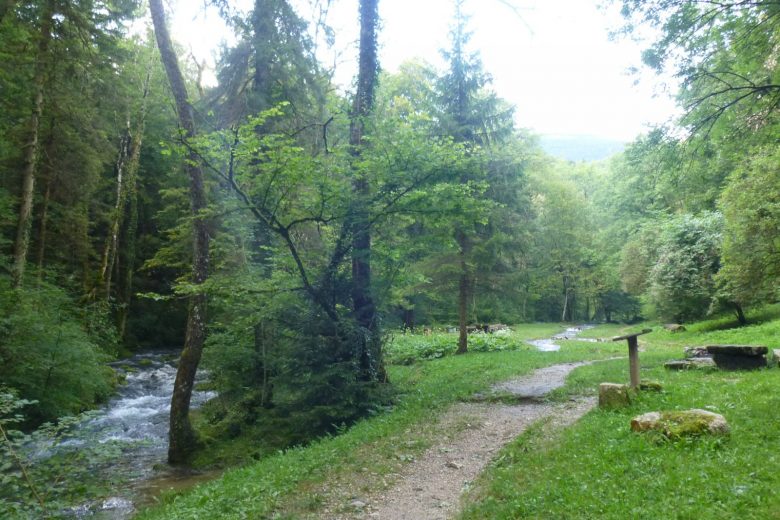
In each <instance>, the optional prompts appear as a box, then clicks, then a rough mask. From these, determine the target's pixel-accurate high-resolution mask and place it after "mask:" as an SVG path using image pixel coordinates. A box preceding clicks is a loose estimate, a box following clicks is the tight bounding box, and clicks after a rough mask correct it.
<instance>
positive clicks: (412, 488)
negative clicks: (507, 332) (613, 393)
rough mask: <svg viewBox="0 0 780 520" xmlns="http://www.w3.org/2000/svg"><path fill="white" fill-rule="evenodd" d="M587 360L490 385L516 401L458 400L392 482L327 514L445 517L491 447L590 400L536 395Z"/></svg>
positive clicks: (579, 410) (586, 406) (405, 519)
mask: <svg viewBox="0 0 780 520" xmlns="http://www.w3.org/2000/svg"><path fill="white" fill-rule="evenodd" d="M587 364H589V363H568V364H562V365H553V366H550V367H547V368H543V369H540V370H537V371H535V372H533V373H532V374H529V375H527V376H525V377H520V378H517V379H514V380H510V381H506V382H504V383H501V384H499V385H496V386H495V387H494V388H493V391H494V392H498V393H501V394H503V395H506V394H507V393H511V394H513V395H514V396H516V397H517V398H518V399H519V400H522V399H528V401H527V402H521V403H520V404H517V405H506V404H496V403H488V402H484V403H459V404H457V405H455V406H453V407H452V408H450V410H448V411H447V412H446V413H445V415H444V417H443V418H442V420H441V424H440V429H441V431H442V439H441V442H440V443H437V444H436V445H435V446H433V447H431V448H430V449H428V450H427V451H426V452H425V453H424V454H423V455H421V456H420V457H419V458H417V459H416V460H414V461H412V462H411V463H409V464H408V465H407V466H405V467H404V469H403V471H402V473H401V474H400V476H399V478H398V479H397V482H396V483H395V485H394V486H393V487H391V488H389V489H387V490H385V491H383V492H380V493H377V494H376V495H373V496H368V497H365V498H362V499H361V501H360V503H359V504H356V505H357V508H358V509H359V511H355V512H354V513H351V514H346V515H329V516H328V517H327V518H341V519H373V518H378V519H381V520H445V519H448V518H452V517H454V516H455V515H457V513H458V511H459V509H460V508H459V506H460V504H459V501H460V495H461V492H462V491H463V490H464V489H465V488H467V487H468V486H469V485H470V484H471V482H472V481H473V480H474V479H475V478H476V477H477V476H478V475H479V474H480V473H481V472H482V471H483V470H484V468H485V466H486V465H487V464H488V463H489V462H490V461H491V460H492V459H493V457H494V456H495V454H496V452H497V451H498V450H500V449H501V448H502V447H503V446H504V445H505V444H507V443H508V442H510V441H511V440H512V439H514V438H515V437H517V436H518V435H520V434H521V433H522V432H523V431H524V430H525V429H526V428H528V427H529V426H530V425H531V424H533V423H534V422H535V421H538V420H539V419H542V418H547V417H549V418H551V419H552V420H553V422H554V423H555V424H556V425H557V426H559V427H564V426H567V425H569V424H571V423H573V422H575V421H576V420H577V419H579V418H580V417H581V416H582V415H584V414H585V413H586V412H587V411H588V410H590V409H591V408H592V407H593V406H594V405H595V401H596V400H595V399H593V398H588V399H581V400H576V401H570V402H567V403H556V404H552V403H545V402H543V401H535V399H536V398H538V397H541V396H543V395H544V394H546V393H548V392H550V391H551V390H554V389H555V388H558V387H561V386H563V384H564V382H565V380H566V376H567V375H568V374H569V373H570V372H571V371H572V370H574V369H575V368H577V367H579V366H583V365H587Z"/></svg>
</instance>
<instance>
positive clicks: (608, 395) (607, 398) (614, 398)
mask: <svg viewBox="0 0 780 520" xmlns="http://www.w3.org/2000/svg"><path fill="white" fill-rule="evenodd" d="M632 394H633V392H632V391H631V389H630V388H629V387H628V385H619V384H615V383H601V384H600V385H599V408H601V409H602V410H615V409H618V408H625V407H626V406H629V405H630V404H631V397H632Z"/></svg>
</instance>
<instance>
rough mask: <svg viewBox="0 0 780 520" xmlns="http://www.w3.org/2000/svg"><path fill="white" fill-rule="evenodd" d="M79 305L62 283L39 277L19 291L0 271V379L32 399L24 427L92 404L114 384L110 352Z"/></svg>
mask: <svg viewBox="0 0 780 520" xmlns="http://www.w3.org/2000/svg"><path fill="white" fill-rule="evenodd" d="M77 308H78V307H77V306H76V304H75V303H74V302H73V301H72V299H71V298H70V297H68V295H67V294H65V292H64V291H63V290H62V289H59V288H57V287H54V286H52V285H48V284H46V283H43V282H41V283H40V284H39V285H38V286H37V287H34V288H27V289H25V290H24V291H16V290H14V289H13V288H12V287H11V283H10V280H9V279H8V277H0V381H2V382H3V384H5V385H8V386H9V387H11V388H15V389H16V390H18V392H19V395H20V396H21V397H22V398H23V399H26V400H28V401H29V402H30V404H29V407H28V409H27V410H28V413H27V414H26V421H25V424H24V425H23V426H24V428H30V427H34V426H37V425H39V424H41V423H43V422H46V421H50V420H53V419H55V418H57V417H60V416H64V415H72V414H75V413H78V412H81V411H83V410H85V409H87V408H90V407H91V406H92V405H93V404H94V403H95V402H96V401H99V400H102V399H105V398H107V397H108V395H109V394H110V392H111V390H112V388H113V386H112V381H113V378H114V372H113V371H112V370H111V369H110V368H109V367H107V366H105V361H107V360H108V359H109V358H110V356H109V355H108V354H107V353H106V352H104V351H103V350H102V349H101V348H100V347H99V346H98V345H97V344H96V343H94V342H93V340H92V339H91V337H90V336H89V334H88V332H87V331H86V330H85V327H84V325H83V323H82V321H81V320H80V319H79V316H78V315H77V314H76V312H77ZM111 348H113V346H112V347H111Z"/></svg>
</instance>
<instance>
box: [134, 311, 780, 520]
mask: <svg viewBox="0 0 780 520" xmlns="http://www.w3.org/2000/svg"><path fill="white" fill-rule="evenodd" d="M751 318H752V319H753V321H754V322H755V325H752V326H750V327H743V328H740V329H732V328H730V325H731V324H730V322H729V320H728V319H723V320H713V321H710V322H706V323H700V324H694V325H691V326H687V327H688V330H687V331H686V332H682V333H675V334H673V333H670V332H668V331H666V330H664V329H663V328H662V327H659V326H658V325H655V326H654V327H653V328H654V331H653V332H652V333H650V334H647V335H644V336H642V337H641V338H640V346H641V348H642V352H641V363H642V378H643V379H648V380H656V381H659V382H661V383H662V384H663V386H664V391H663V392H661V393H651V392H647V393H642V394H640V397H639V398H638V399H637V400H635V401H634V403H633V404H632V406H631V407H629V408H627V409H624V410H620V411H616V412H602V411H598V410H596V411H593V412H591V413H589V414H588V415H586V416H585V417H584V418H583V419H582V420H580V421H579V422H578V423H577V424H575V425H573V426H572V427H570V428H567V429H565V430H563V431H555V430H553V429H552V426H551V425H550V424H546V423H543V422H541V423H537V424H536V425H534V426H533V427H532V428H530V429H529V430H527V431H526V432H525V433H524V434H523V435H521V436H520V437H519V438H518V439H517V440H516V441H514V442H513V443H512V444H510V445H509V446H508V447H506V448H505V449H504V450H503V451H502V452H501V454H500V456H499V457H498V458H497V459H496V461H495V462H494V464H493V465H492V466H491V467H490V468H489V470H488V471H487V472H485V473H484V474H483V476H482V477H481V478H480V479H479V481H478V482H477V483H476V485H475V486H474V487H473V488H472V491H471V492H470V494H469V496H468V500H467V502H468V504H469V505H468V506H467V507H466V509H465V511H464V513H463V518H466V519H478V518H479V519H482V518H497V519H500V518H545V519H546V518H647V519H658V518H681V519H683V518H716V519H717V518H724V519H725V518H735V517H739V518H747V519H751V518H769V519H771V518H776V519H780V513H778V511H780V495H779V494H778V493H780V471H778V470H780V454H778V452H777V446H778V445H780V414H777V409H778V407H779V406H780V393H778V392H777V389H778V387H779V386H780V385H778V383H780V370H775V371H770V370H762V371H756V372H717V371H688V372H667V371H666V370H665V369H664V368H663V363H664V362H665V361H666V360H669V359H672V358H680V357H682V355H683V348H684V347H685V346H693V345H701V344H708V343H727V342H728V343H752V344H766V345H767V346H770V347H774V348H778V346H780V345H778V340H776V339H775V338H779V339H780V321H772V320H771V319H770V318H771V314H768V315H767V316H766V317H765V319H756V318H755V317H751ZM646 326H647V324H638V325H632V326H630V327H626V326H619V325H606V326H600V327H597V328H596V329H592V330H589V331H586V332H585V333H584V334H583V336H586V337H601V338H610V337H612V336H616V335H620V334H623V333H626V332H628V331H634V330H641V329H642V328H645V327H646ZM561 329H562V327H560V326H557V325H533V326H528V327H526V326H522V327H519V328H517V329H516V330H515V331H513V333H512V334H511V335H510V336H509V337H508V339H506V340H502V348H500V349H494V351H491V352H482V353H479V352H477V353H470V354H467V355H465V356H450V355H448V354H449V352H450V349H452V348H453V345H454V343H455V341H456V335H454V334H449V335H445V334H433V335H431V336H399V337H397V338H395V339H394V341H393V343H392V344H391V346H390V350H389V355H390V356H396V357H395V358H393V359H394V360H395V362H396V363H405V364H396V365H392V366H390V367H389V373H390V377H391V379H392V381H393V383H394V385H395V386H396V388H397V390H398V392H399V394H398V395H399V397H398V401H397V404H396V405H395V407H394V408H393V409H392V410H390V411H388V412H386V413H382V414H379V415H377V416H375V417H371V418H368V419H366V420H363V421H361V422H359V423H358V424H356V425H354V426H353V427H351V428H349V429H346V430H345V431H343V432H342V433H341V434H340V435H337V436H333V437H328V438H324V439H320V440H318V441H315V442H313V443H311V444H309V445H308V446H306V447H299V448H294V449H290V450H286V451H283V452H277V453H275V454H273V455H270V456H267V457H265V458H263V459H261V460H259V461H257V462H254V463H251V464H249V465H247V466H245V467H242V468H237V469H233V470H229V471H227V472H226V473H225V474H224V475H223V476H222V477H221V478H220V479H218V480H215V481H213V482H210V483H208V484H204V485H201V486H199V487H197V488H195V489H193V490H191V491H189V492H183V493H175V494H174V493H172V494H168V495H165V496H164V497H163V499H162V501H161V503H160V504H159V505H158V506H157V507H154V508H152V509H149V510H146V511H143V512H141V514H140V515H139V516H138V518H140V519H142V520H144V519H158V518H176V519H187V518H193V519H195V518H225V519H231V518H279V519H284V518H307V517H317V516H318V514H319V513H321V512H322V509H323V508H324V507H325V505H331V506H332V505H333V504H334V503H335V504H336V505H337V506H338V505H339V504H342V505H346V504H348V502H349V501H350V500H351V499H352V498H353V497H356V496H362V495H363V494H364V493H369V492H376V491H378V490H381V489H382V488H384V487H387V486H390V485H392V482H393V479H394V478H397V476H398V475H397V474H398V473H399V472H400V470H401V469H402V468H403V466H404V465H405V464H408V463H409V461H412V460H414V459H415V457H417V456H419V455H420V454H421V453H422V452H424V451H425V450H426V449H427V448H429V447H430V446H432V445H433V444H434V443H435V442H436V441H437V440H438V439H439V438H440V437H441V436H447V435H456V434H457V432H455V431H449V432H448V431H440V429H439V428H438V427H437V418H438V417H439V416H440V414H441V412H442V411H444V410H445V409H447V408H448V407H449V406H450V405H452V404H453V403H455V402H457V401H459V400H465V399H468V398H469V397H470V396H472V395H473V394H474V393H475V392H481V391H484V390H486V389H487V388H488V387H489V386H490V385H491V384H493V383H495V382H498V381H502V380H506V379H509V378H511V377H516V376H518V375H522V374H525V373H528V372H530V371H532V370H534V369H536V368H540V367H543V366H547V365H552V364H556V363H563V362H570V361H578V360H584V359H606V358H611V357H615V356H618V355H621V356H625V355H626V350H627V349H626V345H625V342H624V341H621V342H614V343H613V342H600V343H589V342H579V341H576V340H569V341H563V342H561V345H562V349H561V351H559V352H551V353H541V352H536V351H535V350H533V349H530V348H527V346H525V344H524V341H525V340H527V339H536V338H543V337H549V336H551V335H552V334H554V333H556V332H559V331H560V330H561ZM436 345H439V346H441V345H446V349H445V350H444V351H443V353H442V354H441V356H438V355H433V356H431V355H430V352H431V351H432V350H431V349H432V348H434V350H435V348H438V347H436ZM504 346H506V347H507V348H503V347H504ZM429 358H432V359H429ZM426 359H429V360H426ZM627 372H628V370H627V362H626V360H625V359H617V360H611V361H604V362H603V363H598V364H595V365H589V366H585V367H581V368H579V369H577V370H576V371H575V372H574V373H573V374H572V375H571V376H570V377H569V379H568V381H567V385H566V386H565V387H564V388H562V389H559V390H558V391H556V392H554V393H553V395H552V396H551V398H552V399H556V400H567V399H570V398H571V397H572V396H576V395H583V394H584V395H593V394H594V393H595V389H596V388H597V385H598V383H600V382H603V381H613V382H625V381H626V380H627V379H628V373H627ZM694 407H696V408H706V409H710V410H713V411H716V412H718V413H722V414H724V415H725V416H726V418H727V419H728V421H729V423H730V424H731V426H732V435H731V436H730V437H728V438H726V439H707V438H699V439H696V440H694V441H677V442H662V443H659V442H652V441H651V440H650V439H649V438H648V437H647V436H643V435H637V434H633V433H631V432H630V431H629V428H628V423H629V421H630V418H631V417H633V416H634V415H637V414H639V413H644V412H646V411H651V410H677V409H687V408H694ZM247 449H249V448H247Z"/></svg>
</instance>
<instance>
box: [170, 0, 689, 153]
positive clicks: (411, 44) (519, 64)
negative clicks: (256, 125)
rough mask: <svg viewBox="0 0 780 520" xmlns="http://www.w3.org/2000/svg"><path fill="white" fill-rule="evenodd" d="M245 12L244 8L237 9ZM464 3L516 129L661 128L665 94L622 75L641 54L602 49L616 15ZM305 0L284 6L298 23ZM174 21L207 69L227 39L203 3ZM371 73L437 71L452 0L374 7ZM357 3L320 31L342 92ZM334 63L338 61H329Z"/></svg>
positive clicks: (527, 1) (579, 0) (578, 4)
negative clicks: (329, 36) (412, 63)
mask: <svg viewBox="0 0 780 520" xmlns="http://www.w3.org/2000/svg"><path fill="white" fill-rule="evenodd" d="M242 1H243V2H246V3H247V4H250V5H251V1H250V0H242ZM506 1H508V2H510V3H513V4H514V5H516V6H517V7H518V12H515V11H513V10H512V9H510V8H508V7H506V5H504V4H503V3H502V1H500V0H469V1H468V2H467V4H466V11H467V13H469V14H470V15H471V16H472V18H471V23H470V27H471V30H472V32H473V38H472V41H471V49H472V50H476V51H479V52H480V54H481V57H482V62H483V66H484V69H485V71H486V72H488V73H490V74H491V75H492V76H493V88H494V89H495V90H496V92H497V93H498V94H499V96H501V97H503V98H505V99H507V100H508V101H509V102H511V103H513V104H514V105H515V106H516V113H517V124H518V125H519V126H521V127H525V128H530V129H532V130H533V131H535V132H537V133H540V134H573V135H592V136H598V137H607V138H613V139H620V140H623V141H630V140H633V138H634V137H636V136H637V135H638V134H639V133H641V132H643V131H644V130H646V128H647V125H648V124H653V123H663V122H666V121H667V120H668V119H669V118H670V117H672V116H673V115H674V114H675V113H676V110H675V108H674V103H673V101H672V100H670V99H669V98H668V96H666V95H664V94H661V95H658V96H654V92H663V91H664V85H662V84H661V82H660V80H659V79H657V78H655V77H653V76H652V75H651V74H649V73H645V74H644V75H643V76H642V77H641V78H640V81H639V83H638V85H637V84H635V80H636V79H637V78H635V77H632V76H630V75H629V74H628V73H627V72H626V71H627V70H628V69H629V67H631V66H638V65H639V59H640V50H641V47H640V45H638V44H635V43H634V42H632V41H630V40H628V39H621V40H619V41H610V40H609V38H608V32H609V30H610V29H614V28H616V27H617V26H618V25H619V23H620V17H619V14H618V13H617V11H616V9H615V8H610V9H606V10H605V9H600V8H599V7H598V3H600V2H599V1H598V0H506ZM310 2H311V0H293V4H294V5H297V6H300V14H301V15H302V16H303V17H304V18H308V17H309V15H310V11H311V8H310ZM170 4H171V6H172V7H173V8H174V9H175V12H176V16H175V18H174V19H173V22H172V33H173V36H174V38H175V39H176V40H177V41H179V42H180V43H181V44H183V45H184V46H185V47H191V48H192V49H193V51H194V53H195V55H196V56H198V57H199V59H202V58H208V59H209V61H212V60H213V56H214V53H215V52H216V49H217V47H218V45H219V43H220V42H221V41H223V40H225V39H228V40H229V38H230V35H229V34H228V31H227V30H226V29H225V28H224V24H222V23H221V21H220V20H218V17H217V16H216V15H215V14H214V13H207V14H204V13H203V11H202V2H200V1H193V0H189V1H187V0H170ZM379 9H380V16H381V18H382V29H381V32H380V36H379V39H380V46H381V47H380V64H381V66H382V68H383V69H384V70H388V71H395V70H397V68H398V65H399V64H400V63H402V62H403V61H406V60H408V59H411V58H415V57H419V58H423V59H425V60H426V61H428V62H430V63H432V64H434V65H436V66H443V65H444V64H443V62H442V59H441V57H440V53H439V50H440V49H441V48H443V47H447V46H448V45H449V39H448V33H449V27H450V24H451V19H452V11H453V8H452V0H380V2H379ZM357 12H358V11H357V0H332V6H331V9H330V12H329V16H328V23H329V24H330V25H331V26H332V27H333V28H334V30H335V32H336V40H337V41H336V45H335V47H334V48H333V49H325V47H324V46H323V45H321V46H320V50H321V59H322V60H323V61H324V62H325V63H326V64H333V63H334V61H335V63H336V65H337V69H336V79H337V81H339V82H340V83H341V84H342V85H343V86H344V87H347V88H348V87H349V85H350V83H351V81H352V78H353V76H354V74H355V70H356V65H355V63H356V53H357V48H356V47H357V35H358V18H357ZM334 56H337V57H336V58H334Z"/></svg>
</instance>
